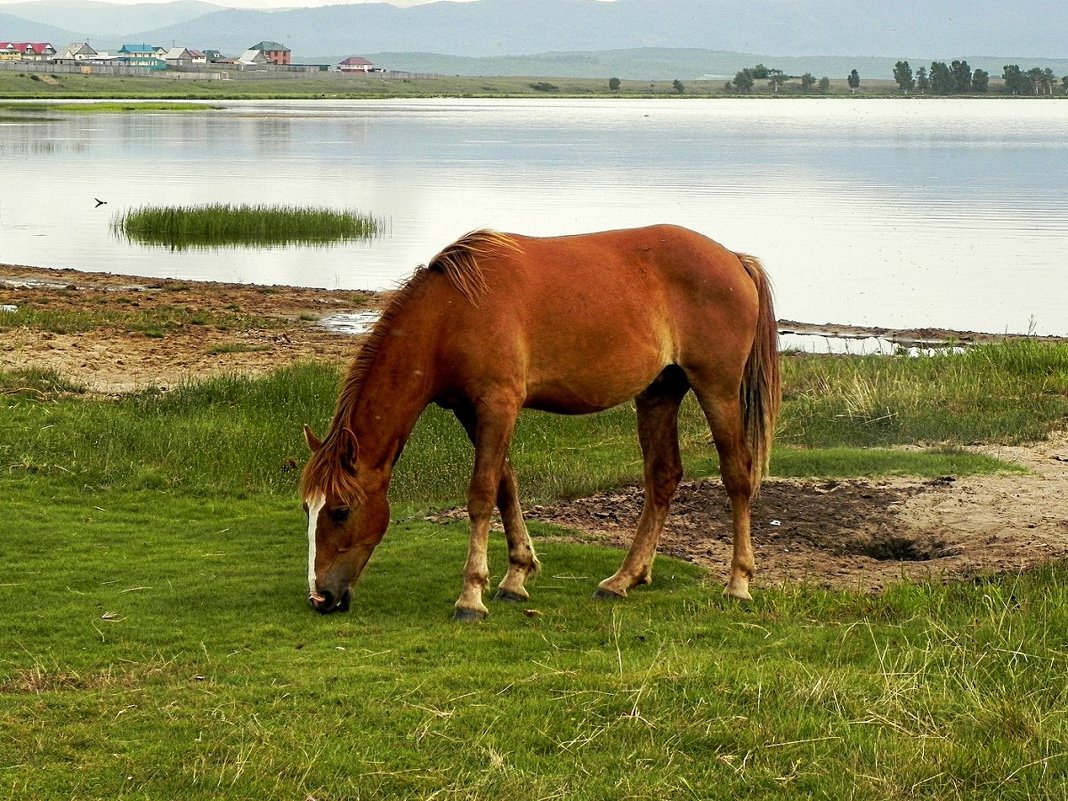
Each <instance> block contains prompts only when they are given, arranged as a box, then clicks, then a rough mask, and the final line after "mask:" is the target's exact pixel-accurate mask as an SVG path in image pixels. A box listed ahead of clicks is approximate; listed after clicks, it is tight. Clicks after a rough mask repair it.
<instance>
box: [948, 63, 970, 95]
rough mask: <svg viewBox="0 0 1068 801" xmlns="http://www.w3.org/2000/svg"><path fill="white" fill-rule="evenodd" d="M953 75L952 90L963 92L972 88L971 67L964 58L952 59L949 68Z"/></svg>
mask: <svg viewBox="0 0 1068 801" xmlns="http://www.w3.org/2000/svg"><path fill="white" fill-rule="evenodd" d="M949 72H950V74H951V75H952V76H953V91H954V92H960V93H961V94H965V93H966V92H968V90H969V89H971V88H972V68H971V67H969V66H968V62H967V61H965V60H964V59H961V60H960V61H954V62H953V63H952V64H951V65H950V68H949Z"/></svg>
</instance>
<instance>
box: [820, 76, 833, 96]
mask: <svg viewBox="0 0 1068 801" xmlns="http://www.w3.org/2000/svg"><path fill="white" fill-rule="evenodd" d="M819 89H820V91H821V92H829V91H831V79H830V78H828V77H827V76H826V75H824V76H823V77H822V78H820V83H819Z"/></svg>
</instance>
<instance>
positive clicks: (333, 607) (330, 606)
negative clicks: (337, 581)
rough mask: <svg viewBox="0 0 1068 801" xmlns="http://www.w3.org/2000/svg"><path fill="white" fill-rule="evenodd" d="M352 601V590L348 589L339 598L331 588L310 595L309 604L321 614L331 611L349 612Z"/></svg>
mask: <svg viewBox="0 0 1068 801" xmlns="http://www.w3.org/2000/svg"><path fill="white" fill-rule="evenodd" d="M351 602H352V590H351V589H347V590H345V591H344V592H343V593H341V595H340V596H339V597H337V598H335V597H334V594H333V593H332V592H330V590H323V591H322V592H319V593H315V594H313V595H310V596H309V597H308V604H309V605H310V606H311V608H312V609H314V610H315V611H316V612H318V613H319V614H321V615H328V614H330V613H331V612H348V611H349V604H350V603H351Z"/></svg>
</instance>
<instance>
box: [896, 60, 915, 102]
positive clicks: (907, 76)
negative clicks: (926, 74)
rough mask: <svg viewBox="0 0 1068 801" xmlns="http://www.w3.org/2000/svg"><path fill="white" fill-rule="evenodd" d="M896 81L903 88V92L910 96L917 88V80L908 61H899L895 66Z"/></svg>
mask: <svg viewBox="0 0 1068 801" xmlns="http://www.w3.org/2000/svg"><path fill="white" fill-rule="evenodd" d="M894 80H895V81H897V85H898V86H899V87H901V91H902V92H904V93H905V94H908V93H909V92H911V91H912V90H913V89H914V88H915V87H916V79H915V78H914V77H913V75H912V67H910V66H909V63H908V62H907V61H899V62H897V64H895V65H894Z"/></svg>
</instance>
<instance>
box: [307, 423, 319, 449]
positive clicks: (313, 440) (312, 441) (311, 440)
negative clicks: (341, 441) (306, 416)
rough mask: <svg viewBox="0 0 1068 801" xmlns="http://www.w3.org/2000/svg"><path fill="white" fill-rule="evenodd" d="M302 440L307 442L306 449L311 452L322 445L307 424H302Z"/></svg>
mask: <svg viewBox="0 0 1068 801" xmlns="http://www.w3.org/2000/svg"><path fill="white" fill-rule="evenodd" d="M304 441H305V442H307V443H308V450H310V451H311V452H312V453H315V452H316V451H317V450H319V449H320V448H321V447H323V442H322V440H320V439H319V438H318V437H317V436H315V432H314V431H312V430H311V429H310V428H309V427H308V426H307V425H305V426H304Z"/></svg>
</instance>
